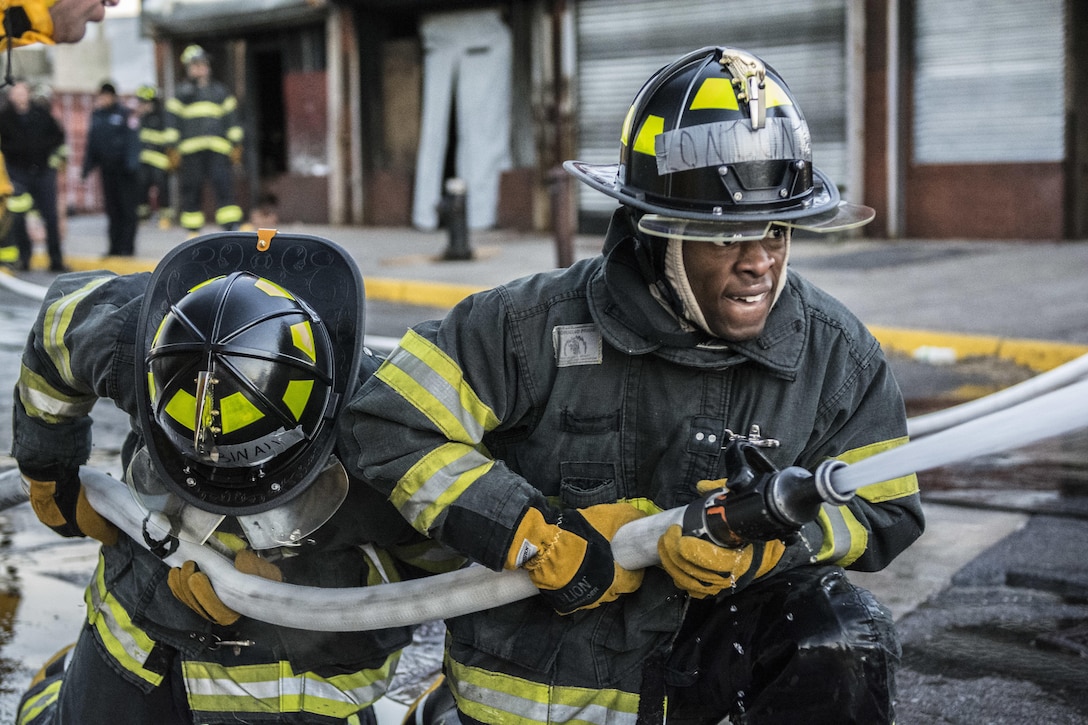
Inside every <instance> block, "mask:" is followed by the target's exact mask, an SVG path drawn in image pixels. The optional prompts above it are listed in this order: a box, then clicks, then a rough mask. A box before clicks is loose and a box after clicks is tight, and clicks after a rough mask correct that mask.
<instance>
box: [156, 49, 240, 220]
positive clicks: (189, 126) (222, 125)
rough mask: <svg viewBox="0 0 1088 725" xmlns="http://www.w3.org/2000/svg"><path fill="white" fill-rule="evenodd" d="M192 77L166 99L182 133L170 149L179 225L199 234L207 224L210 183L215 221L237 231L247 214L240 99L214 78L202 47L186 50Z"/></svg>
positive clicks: (175, 125)
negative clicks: (238, 185) (241, 177)
mask: <svg viewBox="0 0 1088 725" xmlns="http://www.w3.org/2000/svg"><path fill="white" fill-rule="evenodd" d="M181 63H182V65H183V66H185V73H186V75H187V80H186V81H185V82H183V83H181V84H180V85H179V86H178V89H177V93H176V94H175V96H174V97H173V98H171V99H169V100H167V102H166V110H167V111H168V112H169V114H170V115H169V118H170V119H171V121H172V124H171V126H170V128H171V129H172V130H173V131H174V132H176V146H173V147H171V148H170V149H169V150H168V154H169V156H170V158H171V161H172V163H173V165H176V166H177V169H178V171H177V173H178V180H179V183H180V186H181V199H180V202H179V210H178V223H179V224H180V225H181V226H182V227H184V228H185V229H187V230H189V234H190V236H195V235H196V234H198V233H199V232H200V230H201V228H202V227H203V226H204V224H205V221H206V220H205V218H204V206H203V191H204V183H205V182H206V181H207V182H210V183H211V186H212V192H213V195H214V197H215V219H214V222H215V224H218V225H219V226H220V227H222V228H223V229H226V230H233V229H237V228H238V226H239V225H240V224H241V222H242V218H243V216H244V215H243V212H242V207H240V206H239V205H238V204H237V203H236V202H235V200H234V197H235V195H234V176H233V172H232V168H233V166H236V165H238V164H240V163H241V159H242V139H243V137H244V132H243V130H242V125H241V121H240V119H239V113H238V99H237V98H235V96H234V94H233V93H231V92H230V90H229V89H228V88H227V87H226V86H225V85H223V84H222V83H220V82H219V81H217V80H215V79H214V78H212V74H211V73H212V71H211V58H210V57H209V55H208V53H207V51H205V50H204V48H202V47H201V46H199V45H190V46H187V47H186V48H185V49H184V50H183V51H182V53H181Z"/></svg>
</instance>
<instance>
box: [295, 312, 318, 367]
mask: <svg viewBox="0 0 1088 725" xmlns="http://www.w3.org/2000/svg"><path fill="white" fill-rule="evenodd" d="M290 329H291V342H292V343H293V344H294V346H295V347H297V348H298V349H299V350H301V351H302V352H303V353H305V354H306V357H308V358H310V361H311V362H315V363H316V362H317V346H316V345H315V344H314V330H313V328H312V327H311V326H310V323H309V322H308V321H306V322H299V323H297V324H294V325H291V328H290Z"/></svg>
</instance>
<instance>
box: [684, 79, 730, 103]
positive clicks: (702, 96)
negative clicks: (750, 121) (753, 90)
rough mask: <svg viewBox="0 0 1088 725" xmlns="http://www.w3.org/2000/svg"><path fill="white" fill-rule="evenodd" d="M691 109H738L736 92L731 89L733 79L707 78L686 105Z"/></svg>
mask: <svg viewBox="0 0 1088 725" xmlns="http://www.w3.org/2000/svg"><path fill="white" fill-rule="evenodd" d="M688 108H689V109H690V110H692V111H698V110H701V109H706V108H721V109H726V110H732V111H738V110H740V104H739V103H737V94H736V93H735V92H734V91H733V81H731V80H730V79H728V78H707V79H706V80H705V81H703V85H701V86H699V90H698V91H696V92H695V98H693V99H691V105H690V106H689V107H688Z"/></svg>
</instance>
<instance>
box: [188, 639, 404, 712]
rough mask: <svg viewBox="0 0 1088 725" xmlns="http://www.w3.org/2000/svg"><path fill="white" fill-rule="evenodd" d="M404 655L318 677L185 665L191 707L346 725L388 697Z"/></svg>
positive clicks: (273, 667) (284, 669)
mask: <svg viewBox="0 0 1088 725" xmlns="http://www.w3.org/2000/svg"><path fill="white" fill-rule="evenodd" d="M399 657H400V653H399V652H397V653H394V654H391V655H390V656H389V657H388V658H387V659H386V660H385V663H384V664H383V665H382V666H381V667H380V668H378V669H374V670H361V671H359V672H353V673H350V674H345V675H335V676H332V677H328V678H325V677H318V676H317V675H315V674H314V673H312V672H303V673H301V674H296V673H295V672H294V670H293V669H292V668H291V665H290V663H288V662H278V663H277V662H272V663H268V664H258V665H237V666H234V667H227V666H225V665H221V664H218V663H214V662H189V661H187V662H183V663H182V671H183V673H184V675H185V687H186V689H187V690H188V693H189V706H190V707H191V708H192V709H193V710H194V711H196V712H205V713H236V714H240V713H283V714H300V715H304V714H310V715H321V716H324V717H330V718H338V719H342V720H346V719H347V718H349V717H351V716H352V715H354V714H355V713H356V712H358V711H359V710H362V709H364V708H365V707H367V706H369V705H370V704H371V703H373V702H374V701H376V700H377V699H378V698H380V697H381V696H382V695H383V694H385V691H386V688H387V687H388V685H389V680H390V679H391V678H392V674H393V670H394V668H395V667H396V664H397V660H398V658H399Z"/></svg>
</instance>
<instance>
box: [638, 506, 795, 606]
mask: <svg viewBox="0 0 1088 725" xmlns="http://www.w3.org/2000/svg"><path fill="white" fill-rule="evenodd" d="M785 551H786V545H785V544H784V543H782V542H781V541H779V540H778V539H775V540H773V541H763V542H756V543H753V544H745V545H744V546H742V547H740V548H737V549H730V548H726V547H724V546H718V545H717V544H715V543H713V542H710V541H706V540H705V539H700V538H698V537H696V536H684V533H683V530H682V529H681V528H680V525H679V524H673V525H672V526H670V527H669V528H668V529H666V531H665V533H664V534H662V536H661V538H660V539H658V541H657V553H658V555H659V556H660V557H661V566H662V567H663V568H664V569H665V571H667V572H668V573H669V576H670V577H672V580H673V582H674V583H675V584H676V586H678V587H679V588H681V589H683V590H684V591H686V592H687V593H688V594H690V595H691V596H693V597H695V598H696V599H703V598H705V597H712V596H716V595H718V594H720V593H722V592H724V591H726V590H732V593H735V592H738V591H740V590H741V589H743V588H744V587H745V586H747V585H748V584H749V583H751V582H752V581H755V580H756V579H759V578H760V577H763V576H766V575H767V574H768V573H769V572H770V571H771V570H772V569H774V567H775V565H776V564H778V561H779V560H780V559H781V558H782V554H783V553H784V552H785Z"/></svg>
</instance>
